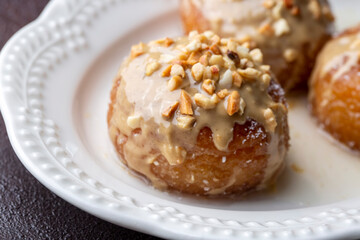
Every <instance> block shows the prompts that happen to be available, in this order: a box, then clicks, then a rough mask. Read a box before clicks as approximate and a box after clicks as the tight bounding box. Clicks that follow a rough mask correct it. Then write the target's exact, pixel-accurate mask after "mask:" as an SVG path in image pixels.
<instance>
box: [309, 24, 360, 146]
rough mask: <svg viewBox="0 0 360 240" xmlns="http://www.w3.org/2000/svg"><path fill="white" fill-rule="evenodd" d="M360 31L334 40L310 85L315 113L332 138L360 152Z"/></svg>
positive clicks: (330, 43)
mask: <svg viewBox="0 0 360 240" xmlns="http://www.w3.org/2000/svg"><path fill="white" fill-rule="evenodd" d="M359 56H360V27H357V28H353V29H349V30H347V31H346V32H344V33H342V34H341V35H339V36H337V37H335V38H334V39H333V40H331V41H330V42H329V43H328V44H327V45H326V46H325V47H324V49H323V50H322V52H321V53H320V55H319V57H318V59H317V63H316V66H315V69H314V72H313V74H312V78H311V81H310V94H309V99H310V102H311V104H312V112H313V113H314V115H315V116H316V118H317V119H318V121H319V122H320V123H321V126H322V127H323V128H324V129H325V130H326V131H327V132H329V133H330V134H331V135H332V136H333V137H335V138H336V139H338V140H339V141H340V142H342V143H344V144H345V145H347V146H348V147H350V148H351V149H354V150H360V58H359Z"/></svg>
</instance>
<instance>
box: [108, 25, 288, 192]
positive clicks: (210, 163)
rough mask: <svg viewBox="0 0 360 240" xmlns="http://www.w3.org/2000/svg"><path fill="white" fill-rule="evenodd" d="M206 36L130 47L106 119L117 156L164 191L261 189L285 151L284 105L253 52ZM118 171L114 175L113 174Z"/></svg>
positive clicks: (272, 177)
mask: <svg viewBox="0 0 360 240" xmlns="http://www.w3.org/2000/svg"><path fill="white" fill-rule="evenodd" d="M247 46H248V43H246V42H240V41H237V40H233V39H220V37H219V36H217V35H215V34H214V33H212V32H205V33H204V34H198V33H197V32H192V33H190V34H189V36H187V37H181V38H177V39H170V38H164V39H160V40H157V41H152V42H150V43H148V44H144V43H140V44H138V45H135V46H133V47H132V50H131V55H130V56H129V58H128V59H127V60H126V61H125V62H124V63H123V64H122V66H121V68H120V70H119V73H118V75H117V77H116V79H115V80H114V85H113V89H112V91H111V103H110V107H109V112H108V124H109V131H110V136H111V140H112V142H113V143H114V145H115V147H116V150H117V152H118V153H119V155H120V156H121V159H122V161H123V162H124V163H125V164H126V165H127V166H128V167H129V168H130V169H132V170H134V171H135V172H137V173H139V174H140V175H143V176H145V177H146V178H147V179H148V180H149V181H150V182H151V183H152V185H153V186H155V187H156V188H158V189H162V190H166V189H168V190H177V191H180V192H185V193H190V194H199V195H220V194H231V193H245V192H248V191H251V190H260V189H263V188H265V187H266V186H268V185H269V184H270V183H272V182H273V181H274V180H275V178H276V176H277V175H278V174H279V173H280V171H281V169H282V167H283V163H284V157H285V154H286V152H287V149H288V140H289V134H288V123H287V106H286V102H285V99H284V93H283V90H282V88H281V87H280V85H279V84H278V83H277V82H276V80H275V79H274V78H273V77H272V74H271V72H270V68H269V66H267V65H263V64H262V53H261V51H260V50H259V49H254V50H251V51H250V50H249V48H248V47H247ZM119 174H121V173H119Z"/></svg>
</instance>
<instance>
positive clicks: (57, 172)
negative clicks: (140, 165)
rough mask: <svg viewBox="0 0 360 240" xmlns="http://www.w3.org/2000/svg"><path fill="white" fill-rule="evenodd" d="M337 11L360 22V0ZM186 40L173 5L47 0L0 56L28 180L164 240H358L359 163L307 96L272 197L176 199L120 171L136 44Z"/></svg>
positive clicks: (1, 81)
mask: <svg viewBox="0 0 360 240" xmlns="http://www.w3.org/2000/svg"><path fill="white" fill-rule="evenodd" d="M333 2H334V8H335V10H336V14H337V16H339V21H338V27H339V28H344V27H345V26H348V25H352V24H355V23H356V22H357V21H358V20H360V17H359V14H357V12H356V11H357V9H358V8H359V7H360V4H359V2H358V1H356V0H347V1H335V0H334V1H333ZM181 33H182V31H181V24H180V21H179V19H178V14H177V2H176V1H175V0H152V1H150V0H131V1H130V0H53V1H51V2H50V4H49V5H48V7H47V8H46V9H45V11H44V13H43V14H42V15H41V16H40V17H39V19H38V20H36V21H35V22H33V23H31V24H29V25H28V26H27V27H25V28H24V29H22V30H21V31H20V32H19V33H17V34H16V35H15V36H14V37H13V38H12V39H11V40H10V41H9V43H8V44H7V45H6V46H5V47H4V49H3V50H2V52H1V57H0V104H1V110H2V113H3V116H4V119H5V122H6V126H7V130H8V133H9V137H10V140H11V143H12V145H13V147H14V149H15V151H16V153H17V154H18V156H19V158H20V159H21V161H22V162H23V164H24V165H25V166H26V167H27V168H28V169H29V171H30V172H31V173H32V174H33V175H34V176H35V177H37V178H38V179H39V180H40V181H41V182H42V183H43V184H44V185H45V186H47V187H48V188H49V189H51V190H52V191H54V192H55V193H56V194H58V195H59V196H61V197H62V198H64V199H66V200H67V201H69V202H70V203H72V204H74V205H76V206H78V207H79V208H81V209H83V210H85V211H87V212H89V213H91V214H93V215H96V216H98V217H100V218H103V219H106V220H108V221H110V222H113V223H115V224H119V225H122V226H125V227H128V228H131V229H135V230H138V231H142V232H146V233H149V234H153V235H156V236H160V237H164V238H177V239H263V238H267V239H279V238H283V239H287V238H291V239H308V238H311V239H329V238H334V239H335V238H355V237H360V187H359V182H360V159H359V156H356V155H354V154H352V153H350V152H347V151H346V150H344V149H342V148H341V147H339V145H338V144H336V143H334V142H333V141H332V140H331V139H330V138H328V137H327V136H326V135H325V134H323V133H322V132H321V131H320V130H318V128H317V127H316V125H315V123H314V121H313V119H312V118H311V117H310V116H309V114H308V111H307V108H306V98H305V97H304V96H300V97H299V98H297V99H295V100H293V99H290V102H291V103H292V104H291V105H292V107H291V110H290V126H291V137H292V141H291V143H292V147H291V150H290V152H289V155H288V166H287V168H286V170H285V173H284V174H283V176H282V177H281V179H280V181H279V184H278V186H277V190H276V191H272V192H267V193H260V194H255V195H252V196H250V197H249V198H246V199H228V200H219V199H218V200H214V199H213V200H211V199H201V198H194V197H189V196H183V195H179V194H169V193H164V192H159V191H157V190H155V189H153V188H152V187H150V186H147V185H146V184H144V183H143V182H142V181H141V180H139V179H137V178H134V177H133V176H131V175H130V174H129V173H128V172H127V171H126V169H124V168H123V167H122V166H121V164H120V163H119V160H118V159H117V157H116V154H114V152H113V147H112V145H111V143H110V141H109V138H108V134H107V126H106V111H107V103H108V99H109V91H110V88H111V82H112V79H113V77H114V76H115V73H116V71H117V68H118V66H119V65H120V63H121V61H122V59H123V58H124V56H126V55H127V54H128V51H129V47H130V46H131V45H132V44H134V43H137V42H139V41H148V40H151V39H156V38H160V37H164V36H177V35H180V34H181ZM294 166H296V167H297V168H300V169H302V171H300V172H301V173H300V172H299V171H293V170H292V169H293V168H294Z"/></svg>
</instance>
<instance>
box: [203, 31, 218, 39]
mask: <svg viewBox="0 0 360 240" xmlns="http://www.w3.org/2000/svg"><path fill="white" fill-rule="evenodd" d="M203 34H204V36H205V37H206V38H207V39H211V38H212V37H214V36H215V33H214V32H213V31H205V32H204V33H203Z"/></svg>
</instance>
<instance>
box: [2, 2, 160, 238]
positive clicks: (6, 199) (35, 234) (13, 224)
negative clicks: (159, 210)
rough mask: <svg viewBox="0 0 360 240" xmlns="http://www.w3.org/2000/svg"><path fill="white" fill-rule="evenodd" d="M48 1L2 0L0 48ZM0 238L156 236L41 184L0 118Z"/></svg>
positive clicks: (33, 17)
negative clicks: (79, 205) (84, 208)
mask: <svg viewBox="0 0 360 240" xmlns="http://www.w3.org/2000/svg"><path fill="white" fill-rule="evenodd" d="M47 2H48V1H47V0H0V49H2V47H3V46H4V44H5V43H6V41H7V40H8V39H9V38H10V37H11V36H12V34H14V33H15V32H16V31H17V30H19V29H20V28H21V27H22V26H24V25H26V24H27V23H29V22H30V21H32V20H34V19H35V18H36V17H37V16H38V15H39V13H40V12H41V11H42V9H43V8H44V6H45V5H46V4H47ZM0 239H1V240H3V239H4V240H6V239H9V240H10V239H89V240H90V239H157V238H155V237H152V236H148V235H145V234H142V233H138V232H134V231H131V230H128V229H125V228H121V227H118V226H115V225H113V224H111V223H108V222H105V221H103V220H100V219H98V218H96V217H94V216H92V215H89V214H87V213H85V212H83V211H81V210H80V209H77V208H76V207H74V206H72V205H71V204H69V203H67V202H65V201H64V200H62V199H61V198H59V197H57V196H56V195H55V194H53V193H52V192H50V191H49V190H48V189H46V188H45V187H44V186H43V185H41V184H40V183H39V182H38V181H37V180H36V179H35V178H34V177H33V176H32V175H31V174H30V173H29V172H28V171H27V170H26V169H25V168H24V166H23V165H22V164H21V162H20V161H19V159H18V157H17V156H16V154H15V153H14V151H13V149H12V147H11V145H10V142H9V139H8V136H7V133H6V129H5V124H4V121H3V119H2V116H0Z"/></svg>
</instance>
